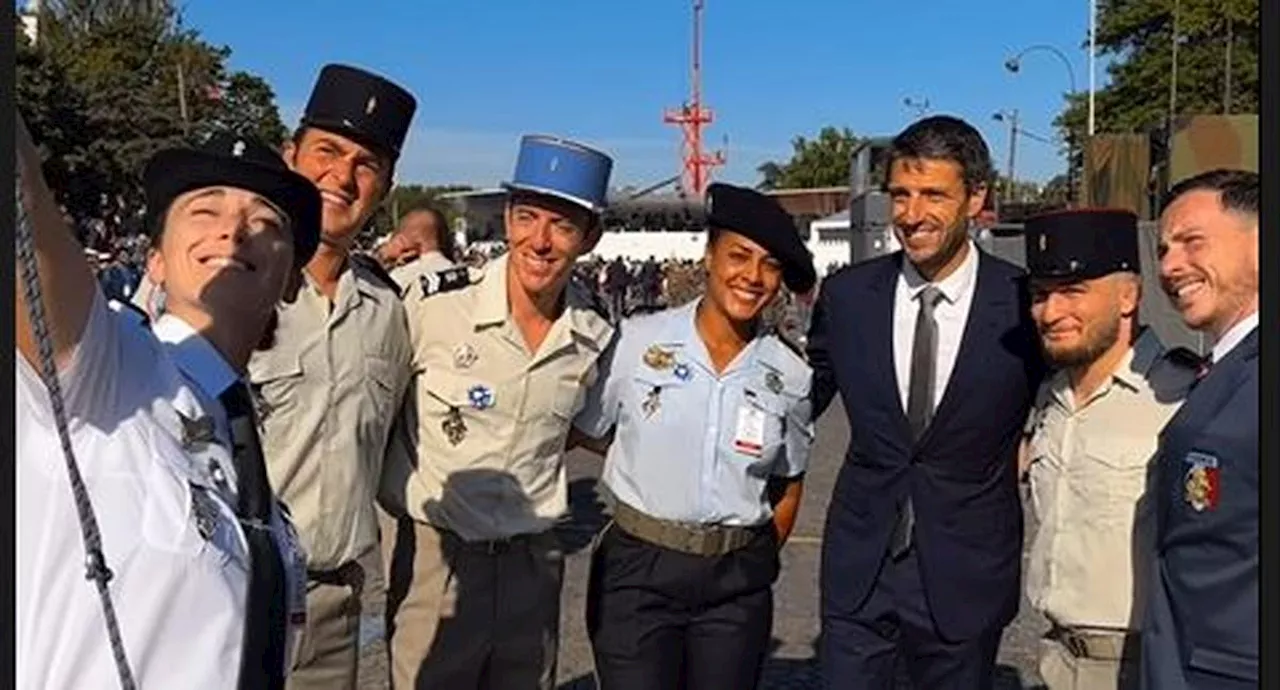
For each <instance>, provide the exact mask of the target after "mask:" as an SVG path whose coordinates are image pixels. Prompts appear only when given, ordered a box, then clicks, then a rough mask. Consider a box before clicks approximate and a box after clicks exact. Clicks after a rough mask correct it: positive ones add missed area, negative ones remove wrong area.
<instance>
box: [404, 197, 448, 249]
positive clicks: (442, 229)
mask: <svg viewBox="0 0 1280 690" xmlns="http://www.w3.org/2000/svg"><path fill="white" fill-rule="evenodd" d="M410 213H428V214H430V215H431V219H432V221H433V222H434V223H435V226H436V247H437V248H439V250H440V253H441V254H444V256H445V258H446V259H448V260H450V261H453V262H454V263H457V261H458V256H457V254H458V250H457V247H456V246H455V244H454V242H453V232H452V231H451V229H450V228H449V218H448V216H446V215H445V214H444V211H441V210H440V207H439V206H436V205H435V204H434V203H433V202H431V201H418V202H416V203H414V204H413V205H411V206H410V207H409V209H408V210H407V211H405V212H404V216H408V215H409V214H410ZM404 216H401V217H402V218H403V217H404Z"/></svg>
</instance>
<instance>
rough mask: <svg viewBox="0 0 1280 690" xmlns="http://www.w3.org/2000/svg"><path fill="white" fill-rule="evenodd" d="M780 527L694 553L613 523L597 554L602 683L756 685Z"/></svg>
mask: <svg viewBox="0 0 1280 690" xmlns="http://www.w3.org/2000/svg"><path fill="white" fill-rule="evenodd" d="M778 569H779V561H778V542H777V538H776V536H774V532H773V529H772V526H769V527H768V528H766V529H762V530H761V532H760V536H758V537H756V538H755V539H754V540H752V542H751V543H750V544H748V545H747V546H745V547H743V548H741V549H738V550H737V551H733V552H731V553H728V554H725V555H723V556H711V557H707V556H694V555H691V554H686V553H681V552H679V551H673V550H670V549H666V548H663V547H660V546H655V545H653V544H650V543H648V542H645V541H641V540H640V539H637V538H635V537H633V536H631V535H630V534H627V533H626V532H624V531H623V530H622V529H621V528H619V527H617V526H616V525H610V526H609V527H607V528H606V531H605V533H604V534H603V535H601V537H600V540H599V543H598V544H597V546H596V549H595V552H594V553H593V554H592V557H591V580H590V584H589V586H588V591H587V633H588V635H589V636H590V638H591V645H592V649H593V653H594V656H595V663H596V677H597V679H598V681H599V684H600V690H751V688H754V687H756V683H757V681H758V680H759V677H760V669H761V666H762V665H763V664H764V660H765V656H766V654H767V653H768V648H769V636H770V632H771V631H772V628H773V582H774V580H775V579H776V578H777V576H778Z"/></svg>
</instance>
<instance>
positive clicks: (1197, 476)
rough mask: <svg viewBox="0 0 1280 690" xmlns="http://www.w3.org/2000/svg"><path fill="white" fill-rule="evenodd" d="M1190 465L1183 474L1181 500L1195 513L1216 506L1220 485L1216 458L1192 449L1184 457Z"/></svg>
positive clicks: (1212, 508)
mask: <svg viewBox="0 0 1280 690" xmlns="http://www.w3.org/2000/svg"><path fill="white" fill-rule="evenodd" d="M1184 462H1186V463H1187V464H1188V465H1190V466H1191V467H1190V468H1189V469H1188V470H1187V473H1186V474H1185V475H1184V476H1183V479H1182V486H1183V489H1184V492H1183V500H1185V501H1186V502H1187V505H1189V506H1191V508H1192V509H1193V510H1195V511H1196V512H1197V513H1202V512H1204V511H1206V510H1214V509H1216V508H1217V507H1218V498H1219V489H1220V487H1221V476H1220V468H1219V467H1218V459H1217V458H1215V457H1213V456H1212V455H1208V454H1206V453H1200V452H1197V451H1192V452H1190V453H1187V457H1186V458H1184Z"/></svg>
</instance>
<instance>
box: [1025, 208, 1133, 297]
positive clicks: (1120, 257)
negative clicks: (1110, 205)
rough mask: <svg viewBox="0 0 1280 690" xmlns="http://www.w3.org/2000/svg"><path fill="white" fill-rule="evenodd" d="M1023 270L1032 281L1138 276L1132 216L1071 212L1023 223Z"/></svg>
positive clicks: (1122, 212)
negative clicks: (1123, 274) (1121, 273)
mask: <svg viewBox="0 0 1280 690" xmlns="http://www.w3.org/2000/svg"><path fill="white" fill-rule="evenodd" d="M1023 234H1024V237H1025V240H1026V250H1027V251H1026V255H1027V271H1028V272H1029V273H1030V275H1031V277H1032V278H1053V279H1063V280H1089V279H1092V278H1100V277H1102V276H1105V275H1108V274H1110V273H1115V272H1118V271H1132V272H1134V273H1138V272H1139V271H1140V264H1139V259H1138V217H1137V216H1136V215H1134V214H1133V213H1132V212H1130V211H1125V210H1118V209H1073V210H1069V211H1057V212H1054V213H1048V214H1045V215H1041V216H1036V217H1033V218H1029V219H1027V222H1026V226H1025V227H1024V229H1023Z"/></svg>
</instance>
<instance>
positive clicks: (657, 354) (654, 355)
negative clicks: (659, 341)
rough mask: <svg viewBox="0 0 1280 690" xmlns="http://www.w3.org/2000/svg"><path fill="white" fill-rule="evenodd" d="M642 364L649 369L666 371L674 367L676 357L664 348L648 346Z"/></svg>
mask: <svg viewBox="0 0 1280 690" xmlns="http://www.w3.org/2000/svg"><path fill="white" fill-rule="evenodd" d="M644 363H645V365H647V366H648V367H649V368H650V369H655V370H657V371H666V370H667V369H670V368H671V367H672V366H674V365H675V363H676V355H675V353H674V352H672V351H671V350H668V349H666V348H663V347H660V346H658V345H650V346H649V349H648V350H645V351H644Z"/></svg>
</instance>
